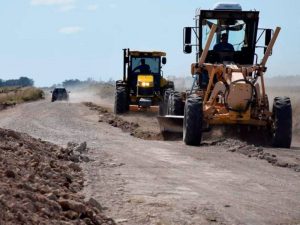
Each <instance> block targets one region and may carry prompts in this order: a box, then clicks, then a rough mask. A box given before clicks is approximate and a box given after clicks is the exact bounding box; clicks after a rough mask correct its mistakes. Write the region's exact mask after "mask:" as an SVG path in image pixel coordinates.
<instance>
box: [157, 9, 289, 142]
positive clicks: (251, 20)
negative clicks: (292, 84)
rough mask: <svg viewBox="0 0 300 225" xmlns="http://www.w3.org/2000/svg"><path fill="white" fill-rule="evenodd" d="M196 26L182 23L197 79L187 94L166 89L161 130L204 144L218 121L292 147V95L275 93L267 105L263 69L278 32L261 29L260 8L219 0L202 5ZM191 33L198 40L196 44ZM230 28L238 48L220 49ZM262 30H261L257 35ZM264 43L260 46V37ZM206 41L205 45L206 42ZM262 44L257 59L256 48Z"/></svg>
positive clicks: (230, 38)
mask: <svg viewBox="0 0 300 225" xmlns="http://www.w3.org/2000/svg"><path fill="white" fill-rule="evenodd" d="M195 20H196V26H195V27H186V28H184V52H185V53H191V52H192V47H196V50H197V54H196V55H197V56H196V59H197V62H196V63H193V64H192V65H191V74H192V75H193V78H194V82H193V85H192V88H191V89H190V90H188V91H186V92H184V93H179V92H176V91H173V92H169V93H167V94H168V95H165V98H166V99H164V101H163V102H164V103H165V104H164V105H162V108H163V109H164V110H161V111H162V112H164V113H165V115H161V116H158V121H159V123H160V127H161V131H162V132H183V141H184V142H185V144H187V145H194V146H197V145H200V144H201V140H202V133H203V132H204V131H206V130H209V128H210V127H213V126H215V125H221V126H224V125H225V126H232V127H235V129H237V127H247V128H249V129H252V130H255V131H256V133H259V134H261V136H262V135H264V136H265V138H266V139H268V140H269V141H270V142H271V144H272V145H273V146H274V147H283V148H290V145H291V138H292V108H291V101H290V99H289V98H288V97H276V98H275V99H274V102H273V107H272V111H270V109H269V101H268V96H267V94H266V89H265V83H264V73H265V72H266V69H267V68H266V62H267V60H268V57H269V56H270V55H271V53H272V48H273V46H274V43H275V41H276V39H277V36H278V34H279V32H280V28H279V27H277V28H276V29H275V31H273V30H271V29H260V28H258V20H259V12H258V11H242V8H241V6H240V5H239V4H219V5H217V6H216V7H215V8H214V10H199V11H197V13H196V18H195ZM192 32H193V33H194V34H196V37H195V38H194V39H195V40H196V43H195V44H193V43H192ZM223 33H226V34H227V36H228V39H229V41H228V42H229V43H231V44H232V45H233V46H234V51H216V50H214V49H213V48H212V45H211V44H212V43H219V42H220V39H221V35H222V34H223ZM258 33H260V34H259V35H258ZM263 35H264V36H265V41H264V44H262V45H261V46H258V43H260V42H261V40H260V39H261V37H262V36H263ZM205 40H206V43H205V44H204V41H205ZM257 48H262V49H263V53H264V54H262V55H263V57H262V59H261V61H260V63H258V62H257V61H258V54H256V49H257Z"/></svg>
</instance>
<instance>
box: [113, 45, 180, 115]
mask: <svg viewBox="0 0 300 225" xmlns="http://www.w3.org/2000/svg"><path fill="white" fill-rule="evenodd" d="M165 56H166V53H165V52H160V51H131V50H130V49H123V80H118V81H116V92H115V105H114V111H115V113H116V114H121V113H125V112H127V111H128V110H131V111H141V110H143V111H145V110H151V111H158V109H159V107H158V106H159V104H160V102H161V100H162V99H163V95H164V92H165V91H166V90H167V89H174V83H173V82H172V81H168V80H167V79H165V78H164V77H163V71H162V65H164V64H166V62H167V59H166V57H165Z"/></svg>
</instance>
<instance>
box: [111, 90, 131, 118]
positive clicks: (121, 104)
mask: <svg viewBox="0 0 300 225" xmlns="http://www.w3.org/2000/svg"><path fill="white" fill-rule="evenodd" d="M127 111H128V99H127V92H126V88H125V87H116V92H115V105H114V112H115V114H122V113H125V112H127Z"/></svg>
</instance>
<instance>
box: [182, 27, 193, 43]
mask: <svg viewBox="0 0 300 225" xmlns="http://www.w3.org/2000/svg"><path fill="white" fill-rule="evenodd" d="M183 32H184V36H183V42H184V45H190V44H191V43H192V28H191V27H185V28H184V29H183Z"/></svg>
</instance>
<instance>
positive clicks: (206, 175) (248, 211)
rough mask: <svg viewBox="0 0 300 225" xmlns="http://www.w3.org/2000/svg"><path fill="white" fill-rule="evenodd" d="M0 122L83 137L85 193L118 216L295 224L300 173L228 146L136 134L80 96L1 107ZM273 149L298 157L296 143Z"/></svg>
mask: <svg viewBox="0 0 300 225" xmlns="http://www.w3.org/2000/svg"><path fill="white" fill-rule="evenodd" d="M0 126H1V127H3V128H10V129H14V130H17V131H21V132H26V133H28V134H30V135H32V136H34V137H38V138H42V139H44V140H47V141H51V142H53V143H55V144H59V145H63V146H65V145H66V144H67V142H70V141H71V142H77V143H81V142H83V141H86V142H87V144H88V147H89V148H90V151H89V157H90V158H92V159H93V161H92V162H89V163H84V164H82V166H83V168H84V171H85V176H86V183H85V194H86V196H87V198H88V197H90V196H93V197H94V198H95V199H96V200H98V201H99V202H104V203H105V204H106V205H103V206H102V207H104V208H105V209H106V212H105V213H106V214H107V215H108V216H111V217H112V218H114V219H115V221H116V222H117V223H119V224H128V225H141V224H147V225H148V224H149V225H150V224H153V225H171V224H172V225H173V224H174V225H175V224H176V225H192V224H195V225H196V224H197V225H198V224H256V225H259V224H300V173H297V172H295V171H294V170H291V169H290V168H281V167H276V166H272V165H271V164H270V163H268V162H267V161H265V160H259V159H257V158H256V157H251V158H249V157H248V156H246V155H243V154H238V153H232V152H228V151H227V150H228V147H226V146H202V147H187V146H185V145H183V144H182V142H181V141H165V142H164V141H145V140H141V139H138V138H134V137H132V136H130V135H129V134H128V133H124V132H122V131H121V130H120V129H118V128H114V127H112V126H110V125H109V124H107V123H99V122H98V115H97V113H96V112H95V111H91V110H89V109H88V108H87V107H85V106H84V105H82V104H79V103H65V102H54V103H50V102H49V101H47V100H46V101H40V102H34V103H29V104H24V105H20V106H17V107H16V108H11V109H8V110H5V111H2V112H0ZM266 151H268V152H272V151H274V150H273V149H267V150H266ZM287 151H288V153H287ZM276 154H279V155H280V154H282V155H283V156H285V157H292V158H293V159H294V160H295V161H297V160H299V158H300V150H299V147H297V146H294V147H293V149H291V150H276Z"/></svg>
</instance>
